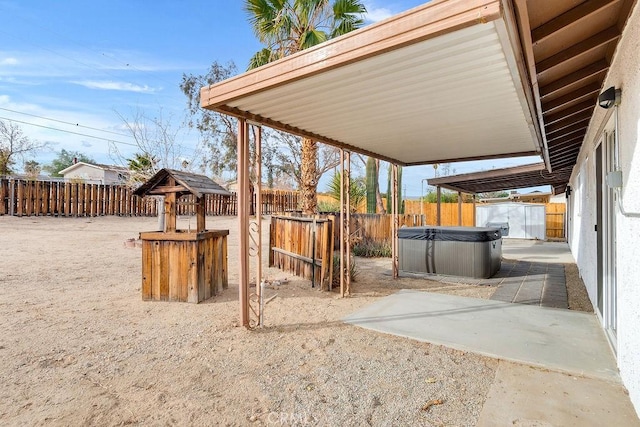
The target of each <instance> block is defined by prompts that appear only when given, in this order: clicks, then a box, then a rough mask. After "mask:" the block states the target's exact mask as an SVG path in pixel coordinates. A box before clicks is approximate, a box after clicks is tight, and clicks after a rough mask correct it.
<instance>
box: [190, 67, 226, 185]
mask: <svg viewBox="0 0 640 427" xmlns="http://www.w3.org/2000/svg"><path fill="white" fill-rule="evenodd" d="M237 73H238V69H237V68H236V65H235V64H234V63H233V62H229V63H227V64H224V65H223V64H219V63H218V62H217V61H214V62H213V64H211V67H209V71H208V72H207V74H201V75H194V74H189V75H187V74H183V75H182V82H181V83H180V90H182V93H184V95H185V96H186V97H187V111H188V112H189V116H188V118H187V122H186V124H187V126H189V127H190V128H194V129H197V130H198V132H199V133H200V137H201V145H202V146H203V148H204V151H205V152H206V155H205V156H204V157H203V159H202V164H203V166H204V167H205V168H206V169H208V170H210V171H211V172H212V173H213V174H214V175H218V176H220V175H222V173H223V172H226V171H228V172H230V173H231V174H233V175H235V173H236V164H237V129H238V122H237V120H236V119H235V118H233V117H230V116H227V115H224V114H220V113H216V112H215V111H211V110H206V109H204V108H202V107H200V88H202V87H203V86H209V85H212V84H214V83H218V82H221V81H223V80H226V79H228V78H230V77H232V76H234V75H236V74H237Z"/></svg>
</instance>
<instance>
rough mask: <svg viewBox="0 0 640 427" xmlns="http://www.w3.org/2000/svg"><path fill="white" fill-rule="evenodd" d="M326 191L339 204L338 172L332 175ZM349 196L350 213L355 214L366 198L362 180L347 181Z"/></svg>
mask: <svg viewBox="0 0 640 427" xmlns="http://www.w3.org/2000/svg"><path fill="white" fill-rule="evenodd" d="M328 191H329V195H330V196H331V197H333V199H334V200H336V201H338V202H340V172H338V171H336V173H334V174H333V177H332V178H331V181H330V182H329V187H328ZM349 196H350V200H351V212H355V211H357V210H358V206H360V203H362V201H363V200H364V199H365V198H366V196H367V190H366V188H365V186H364V182H363V180H362V178H352V179H351V180H350V181H349ZM338 210H339V209H338Z"/></svg>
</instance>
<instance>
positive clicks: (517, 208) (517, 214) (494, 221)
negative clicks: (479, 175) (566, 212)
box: [476, 203, 547, 240]
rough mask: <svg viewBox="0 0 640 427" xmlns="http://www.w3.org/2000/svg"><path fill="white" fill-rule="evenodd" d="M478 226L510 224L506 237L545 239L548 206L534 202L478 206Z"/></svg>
mask: <svg viewBox="0 0 640 427" xmlns="http://www.w3.org/2000/svg"><path fill="white" fill-rule="evenodd" d="M476 225H477V226H478V227H499V226H502V227H503V228H504V225H508V232H507V233H505V232H504V231H503V237H504V238H506V239H535V240H545V239H546V236H547V227H546V206H545V205H540V204H533V203H492V204H488V205H478V206H477V207H476Z"/></svg>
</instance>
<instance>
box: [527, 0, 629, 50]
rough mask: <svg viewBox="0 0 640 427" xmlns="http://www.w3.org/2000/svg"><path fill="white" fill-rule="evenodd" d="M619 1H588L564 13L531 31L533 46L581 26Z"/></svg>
mask: <svg viewBox="0 0 640 427" xmlns="http://www.w3.org/2000/svg"><path fill="white" fill-rule="evenodd" d="M618 1H619V0H589V1H585V2H583V3H581V4H579V5H578V6H576V7H574V8H573V9H570V10H568V11H566V12H565V13H563V14H561V15H559V16H557V17H555V18H553V19H552V20H551V21H548V22H546V23H544V24H542V25H540V26H539V27H537V28H534V29H533V31H531V38H532V40H533V44H534V46H535V45H537V44H538V43H540V42H542V41H544V40H546V39H548V38H549V37H551V36H552V35H553V34H555V33H557V32H558V31H560V30H562V29H565V28H567V27H571V26H575V25H583V21H584V20H586V19H589V18H591V17H593V16H594V15H596V14H597V13H599V12H600V11H601V10H602V9H604V8H605V7H608V6H611V5H614V4H616V3H617V2H618Z"/></svg>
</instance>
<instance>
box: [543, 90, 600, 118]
mask: <svg viewBox="0 0 640 427" xmlns="http://www.w3.org/2000/svg"><path fill="white" fill-rule="evenodd" d="M599 92H600V84H598V83H591V84H589V85H586V86H583V87H581V88H579V89H576V90H574V91H573V92H571V93H568V94H566V95H563V96H561V97H559V98H556V99H554V100H551V101H548V102H546V103H544V104H543V105H542V109H543V110H544V111H545V112H547V113H548V112H551V111H554V110H559V109H562V107H564V106H566V105H570V104H574V103H578V102H580V101H585V100H586V99H588V98H594V100H595V96H594V95H596V94H598V93H599Z"/></svg>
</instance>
